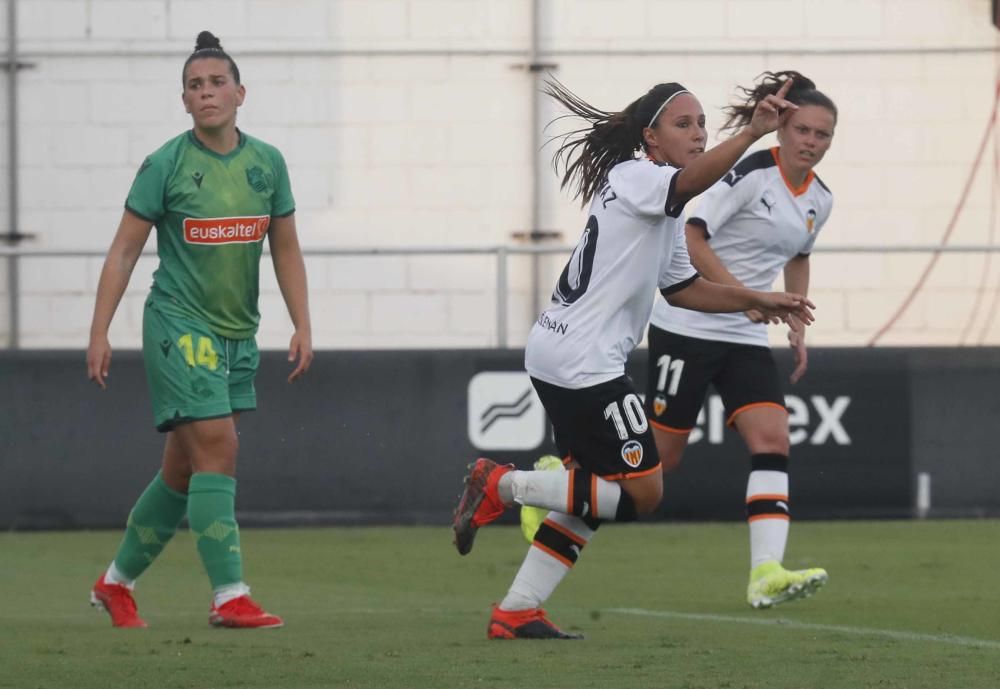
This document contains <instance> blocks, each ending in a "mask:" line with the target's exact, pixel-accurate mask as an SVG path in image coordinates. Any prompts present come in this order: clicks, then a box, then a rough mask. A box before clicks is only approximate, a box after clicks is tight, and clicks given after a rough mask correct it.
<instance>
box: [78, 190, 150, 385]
mask: <svg viewBox="0 0 1000 689" xmlns="http://www.w3.org/2000/svg"><path fill="white" fill-rule="evenodd" d="M152 228H153V224H152V223H151V222H149V221H148V220H145V219H143V218H140V217H139V216H138V215H135V214H134V213H132V212H130V211H128V210H126V211H124V212H123V213H122V219H121V222H120V223H119V224H118V231H117V232H116V233H115V238H114V240H113V241H112V242H111V248H110V249H108V255H107V257H106V258H105V259H104V267H103V268H102V269H101V278H100V280H99V281H98V283H97V299H96V301H95V303H94V316H93V318H92V319H91V323H90V343H89V344H88V345H87V378H89V379H90V380H92V381H94V382H95V383H97V384H98V385H100V386H101V388H105V387H107V384H106V379H107V377H108V370H109V369H110V367H111V344H110V343H109V342H108V328H110V327H111V319H112V318H114V315H115V311H116V310H117V309H118V304H119V303H120V302H121V299H122V295H123V294H125V288H126V287H128V282H129V279H130V278H131V277H132V271H133V270H134V269H135V264H136V262H137V261H138V260H139V255H140V254H141V253H142V249H143V247H144V246H146V240H147V239H148V238H149V233H150V230H152Z"/></svg>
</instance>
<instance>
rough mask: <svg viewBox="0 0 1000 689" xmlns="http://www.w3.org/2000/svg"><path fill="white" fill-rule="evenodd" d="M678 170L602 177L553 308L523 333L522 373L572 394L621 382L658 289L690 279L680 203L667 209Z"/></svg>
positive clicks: (649, 164)
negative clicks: (592, 386)
mask: <svg viewBox="0 0 1000 689" xmlns="http://www.w3.org/2000/svg"><path fill="white" fill-rule="evenodd" d="M679 172H680V170H679V169H678V168H676V167H673V166H671V165H666V164H664V163H660V162H657V161H654V160H652V159H650V158H643V159H641V160H629V161H626V162H624V163H619V164H618V165H616V166H615V167H614V168H612V170H611V172H610V173H608V180H607V182H606V183H605V184H604V185H603V186H602V187H601V189H600V190H599V191H598V194H597V196H596V197H595V198H594V200H593V202H592V203H591V206H590V218H589V219H588V221H587V227H586V228H585V229H584V231H583V236H582V237H581V239H580V242H579V243H578V244H577V247H576V250H575V251H574V252H573V255H572V257H571V258H570V260H569V262H568V263H567V264H566V268H565V270H563V272H562V275H561V276H560V277H559V282H558V284H557V285H556V288H555V291H554V292H553V293H552V305H551V306H550V307H549V308H547V309H546V310H545V311H544V312H543V313H542V314H541V316H539V317H538V321H537V323H535V326H534V327H533V328H532V329H531V333H530V334H529V335H528V344H527V347H526V350H525V368H526V369H527V371H528V373H529V374H531V376H532V377H533V378H537V379H538V380H542V381H545V382H546V383H550V384H552V385H558V386H560V387H564V388H570V389H578V388H584V387H589V386H591V385H597V384H598V383H604V382H607V381H609V380H613V379H614V378H618V377H620V376H621V375H622V374H623V373H624V372H625V360H626V359H627V358H628V355H629V352H631V351H632V350H633V349H635V347H636V345H638V344H639V342H640V340H641V339H642V333H643V330H644V329H645V327H646V323H647V322H648V321H649V312H650V309H651V308H652V307H653V297H654V296H655V294H656V291H655V290H656V288H659V289H663V290H667V291H668V292H675V291H678V290H680V289H683V288H684V287H687V286H688V285H690V284H691V283H692V282H693V281H694V280H695V279H696V277H697V273H696V272H695V270H694V268H693V267H692V266H691V262H690V260H689V259H688V253H687V245H686V243H685V240H684V222H683V218H682V217H681V216H682V211H683V203H673V204H671V198H672V193H673V190H674V183H675V181H676V178H677V173H679Z"/></svg>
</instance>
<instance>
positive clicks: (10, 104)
mask: <svg viewBox="0 0 1000 689" xmlns="http://www.w3.org/2000/svg"><path fill="white" fill-rule="evenodd" d="M17 69H18V64H17V0H7V160H8V165H7V189H8V192H7V193H8V200H7V203H8V206H9V215H8V228H7V232H8V235H7V240H8V243H9V244H11V245H12V246H13V245H15V244H16V243H17V240H18V238H19V236H20V232H19V231H18V230H19V227H18V215H19V213H18V205H17V200H18V188H17V186H18V185H17V182H18V180H17V170H18V160H17ZM18 268H19V264H18V257H17V256H16V255H13V256H11V257H10V258H9V259H8V261H7V298H8V300H9V306H8V326H9V327H10V335H9V337H8V340H7V346H8V348H9V349H11V350H15V349H17V348H18V346H19V344H20V343H19V340H20V330H21V314H20V312H19V306H20V301H21V300H20V299H19V298H18V283H19V282H20V280H19V279H18Z"/></svg>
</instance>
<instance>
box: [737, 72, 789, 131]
mask: <svg viewBox="0 0 1000 689" xmlns="http://www.w3.org/2000/svg"><path fill="white" fill-rule="evenodd" d="M790 88H792V80H791V79H786V80H785V83H783V84H782V85H781V88H780V89H778V92H777V93H773V94H771V95H768V96H764V98H763V99H762V100H761V101H760V102H759V103H757V107H756V108H755V109H754V111H753V116H752V117H751V119H750V125H749V126H750V131H751V132H752V133H753V135H754V136H755V137H757V138H758V139H759V138H760V137H762V136H764V135H765V134H770V133H771V132H773V131H774V130H775V129H777V128H778V127H779V126H781V122H782V119H783V118H784V117H785V116H786V113H788V112H791V111H792V110H798V109H799V106H797V105H796V104H795V103H792V102H791V101H787V100H785V96H786V95H787V94H788V90H789V89H790Z"/></svg>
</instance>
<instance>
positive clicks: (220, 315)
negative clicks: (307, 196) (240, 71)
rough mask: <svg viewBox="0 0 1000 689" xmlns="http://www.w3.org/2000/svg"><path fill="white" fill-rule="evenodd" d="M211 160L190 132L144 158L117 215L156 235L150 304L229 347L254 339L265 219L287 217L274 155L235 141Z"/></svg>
mask: <svg viewBox="0 0 1000 689" xmlns="http://www.w3.org/2000/svg"><path fill="white" fill-rule="evenodd" d="M239 137H240V139H239V144H238V145H237V146H236V148H235V149H234V150H233V151H231V152H230V153H227V154H226V155H220V154H218V153H215V152H214V151H211V150H209V149H207V148H205V146H204V145H202V143H201V142H200V141H198V139H197V138H196V137H195V135H194V132H193V131H188V132H185V133H184V134H181V135H180V136H178V137H176V138H174V139H171V140H170V141H168V142H167V143H165V144H164V145H163V146H161V147H160V149H159V150H157V151H156V152H155V153H153V154H152V155H150V156H149V157H148V158H146V160H145V161H143V163H142V167H140V168H139V172H138V173H137V174H136V176H135V181H134V182H133V183H132V189H131V190H130V191H129V194H128V199H127V200H126V202H125V207H126V208H127V209H128V210H129V211H131V212H132V213H134V214H136V215H138V216H139V217H141V218H144V219H145V220H149V221H150V222H152V223H153V224H154V225H155V226H156V236H157V253H158V255H159V258H160V265H159V267H158V268H157V269H156V272H155V273H154V274H153V289H152V293H151V296H152V299H153V300H154V302H156V303H157V305H158V306H160V307H161V308H163V309H166V310H168V311H175V312H178V313H179V314H181V315H184V316H193V317H195V318H198V319H200V320H202V321H204V322H205V323H206V324H207V325H208V326H209V327H210V328H211V329H212V330H213V331H214V332H216V333H218V334H219V335H222V336H223V337H229V338H233V339H243V338H247V337H252V336H253V335H254V334H255V333H256V332H257V324H258V322H259V321H260V312H259V311H258V308H257V297H258V293H259V290H260V284H259V273H260V256H261V252H262V251H263V242H264V236H265V234H266V233H267V230H268V227H269V226H270V223H271V218H273V217H282V216H287V215H291V214H292V213H293V212H294V211H295V201H294V199H293V198H292V190H291V186H290V185H289V182H288V170H287V168H286V167H285V161H284V159H283V158H282V157H281V153H280V152H279V151H278V149H276V148H274V147H273V146H270V145H268V144H265V143H264V142H262V141H259V140H258V139H255V138H253V137H250V136H247V135H245V134H243V133H242V132H240V134H239Z"/></svg>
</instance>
